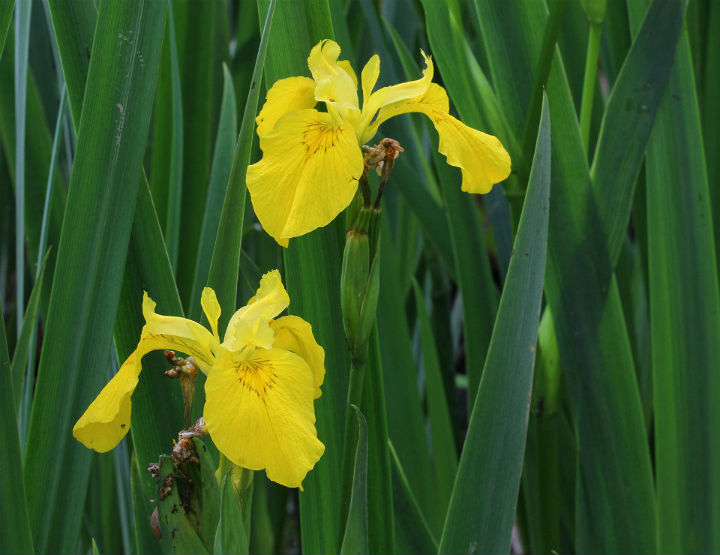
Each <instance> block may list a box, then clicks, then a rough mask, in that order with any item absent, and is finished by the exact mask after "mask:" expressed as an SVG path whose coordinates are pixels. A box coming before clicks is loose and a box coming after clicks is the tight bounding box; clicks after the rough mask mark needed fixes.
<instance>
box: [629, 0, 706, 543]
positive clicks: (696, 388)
mask: <svg viewBox="0 0 720 555" xmlns="http://www.w3.org/2000/svg"><path fill="white" fill-rule="evenodd" d="M641 4H642V3H641ZM641 7H642V6H633V7H632V9H630V11H629V14H630V26H631V28H632V29H634V30H635V29H637V27H638V21H639V17H640V16H641V15H642V14H641ZM650 10H651V11H652V7H651V8H650ZM646 19H647V17H646ZM702 144H703V137H702V130H701V127H700V113H699V110H698V102H697V97H696V93H695V81H694V77H693V62H692V58H691V54H690V44H689V41H688V33H687V31H683V33H682V36H681V38H680V42H679V44H678V50H677V54H676V57H675V62H674V64H673V67H672V71H671V74H670V80H669V82H668V90H667V91H666V93H665V96H664V97H663V100H662V103H661V105H660V110H659V111H658V115H657V120H656V124H655V130H654V131H653V136H652V138H651V139H650V144H649V145H648V151H647V159H646V168H647V174H646V175H647V226H648V260H649V282H650V290H649V296H650V329H651V339H652V341H651V345H652V367H653V393H654V406H655V411H654V414H655V420H654V423H655V428H654V430H655V434H654V438H655V457H656V458H655V464H656V472H657V475H656V480H657V496H658V501H657V502H658V531H659V545H658V549H659V551H661V552H668V553H669V552H677V553H701V552H712V551H717V550H718V549H720V404H719V400H720V381H718V376H717V372H718V368H720V352H718V349H717V338H718V337H720V295H719V294H718V274H717V263H716V257H715V254H716V251H715V244H714V240H713V225H712V214H711V211H710V202H709V191H708V182H707V174H706V169H705V158H704V156H703V147H702Z"/></svg>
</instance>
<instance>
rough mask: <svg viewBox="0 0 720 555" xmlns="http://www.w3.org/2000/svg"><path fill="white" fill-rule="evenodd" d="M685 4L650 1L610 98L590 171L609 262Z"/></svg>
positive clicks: (627, 210)
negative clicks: (605, 236) (605, 235)
mask: <svg viewBox="0 0 720 555" xmlns="http://www.w3.org/2000/svg"><path fill="white" fill-rule="evenodd" d="M686 5H687V2H686V1H684V0H675V1H673V2H666V1H664V0H660V1H657V2H653V4H652V7H651V9H650V10H648V13H647V15H646V16H645V19H644V20H643V24H642V27H641V28H640V30H639V31H638V34H637V36H636V37H635V40H634V41H633V44H632V47H631V48H630V51H629V52H628V55H627V58H626V59H625V62H624V63H623V66H622V69H621V70H620V74H619V75H618V78H617V81H616V83H615V86H614V87H613V89H612V92H611V94H610V98H609V99H608V103H607V107H606V110H605V116H604V118H603V121H602V127H601V128H600V134H599V136H598V142H597V147H596V148H595V158H594V160H593V165H592V170H591V175H592V178H593V187H594V190H595V193H596V196H595V198H597V202H598V211H599V212H600V218H601V219H602V222H603V225H604V227H605V230H606V233H607V241H608V250H609V252H610V260H611V262H612V263H613V266H614V264H615V262H616V261H617V258H618V256H619V254H620V249H621V247H622V245H623V238H624V237H625V234H626V229H627V225H628V220H629V219H630V212H631V209H632V199H633V195H634V193H635V181H636V179H637V175H638V173H639V171H640V165H641V164H642V161H643V157H644V154H645V147H646V145H647V142H648V139H649V138H650V131H651V130H652V128H653V124H654V123H655V114H656V113H657V109H658V107H659V106H660V100H661V99H662V98H663V93H664V91H665V85H666V83H667V80H668V76H669V75H670V68H671V67H672V61H673V59H674V57H675V46H676V45H677V40H678V37H679V36H680V31H681V29H682V21H683V14H684V12H685V7H686Z"/></svg>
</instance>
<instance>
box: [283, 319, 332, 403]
mask: <svg viewBox="0 0 720 555" xmlns="http://www.w3.org/2000/svg"><path fill="white" fill-rule="evenodd" d="M270 327H272V329H273V331H274V332H275V343H273V348H275V349H284V350H286V351H292V352H293V353H295V354H296V355H298V356H299V357H300V358H302V359H303V360H304V361H305V362H307V363H308V365H309V366H310V370H312V373H313V380H314V384H315V394H314V396H315V398H316V399H317V398H318V397H320V395H321V393H322V392H321V391H320V386H321V385H322V383H323V380H324V379H325V350H324V349H323V348H322V347H321V346H320V345H318V344H317V341H315V336H314V335H313V332H312V326H311V325H310V324H309V323H308V322H306V321H305V320H303V319H302V318H300V317H299V316H283V317H282V318H278V319H277V320H273V321H272V322H270Z"/></svg>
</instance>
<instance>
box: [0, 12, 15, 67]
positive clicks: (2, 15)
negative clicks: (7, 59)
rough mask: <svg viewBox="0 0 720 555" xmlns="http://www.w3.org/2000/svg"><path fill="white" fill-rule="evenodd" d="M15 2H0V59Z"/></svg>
mask: <svg viewBox="0 0 720 555" xmlns="http://www.w3.org/2000/svg"><path fill="white" fill-rule="evenodd" d="M14 5H15V0H0V57H2V53H3V49H4V48H5V39H6V38H7V32H8V28H9V27H10V22H11V21H12V14H13V6H14Z"/></svg>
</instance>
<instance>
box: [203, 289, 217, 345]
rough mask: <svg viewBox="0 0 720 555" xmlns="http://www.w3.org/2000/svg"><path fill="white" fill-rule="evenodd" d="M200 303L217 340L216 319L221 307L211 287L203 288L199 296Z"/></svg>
mask: <svg viewBox="0 0 720 555" xmlns="http://www.w3.org/2000/svg"><path fill="white" fill-rule="evenodd" d="M200 305H201V306H202V309H203V312H204V313H205V317H206V318H207V319H208V323H209V324H210V329H211V330H212V332H213V335H214V336H215V337H217V338H218V341H219V340H220V334H219V333H218V320H219V319H220V313H221V309H220V303H219V302H218V300H217V295H216V294H215V290H214V289H213V288H212V287H204V288H203V292H202V295H201V296H200Z"/></svg>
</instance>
